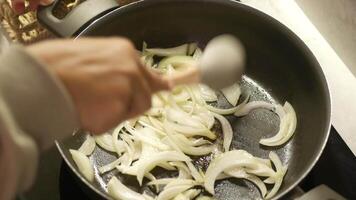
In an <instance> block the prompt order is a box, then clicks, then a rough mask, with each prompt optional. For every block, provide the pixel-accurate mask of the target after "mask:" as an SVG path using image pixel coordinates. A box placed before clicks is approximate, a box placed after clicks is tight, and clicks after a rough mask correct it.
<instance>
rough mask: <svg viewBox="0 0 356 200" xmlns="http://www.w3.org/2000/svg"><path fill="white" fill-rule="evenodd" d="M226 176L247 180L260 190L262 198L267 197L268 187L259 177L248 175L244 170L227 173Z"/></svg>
mask: <svg viewBox="0 0 356 200" xmlns="http://www.w3.org/2000/svg"><path fill="white" fill-rule="evenodd" d="M225 174H227V175H229V176H231V177H235V178H242V179H246V180H248V181H250V182H252V183H253V184H255V185H256V186H257V188H258V189H259V190H260V192H261V195H262V197H265V196H266V194H267V188H266V185H265V184H264V183H263V181H262V180H261V179H260V178H258V177H257V176H255V175H252V174H248V173H246V172H245V171H244V170H242V169H239V170H230V171H225Z"/></svg>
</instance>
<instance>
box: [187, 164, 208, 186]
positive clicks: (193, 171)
mask: <svg viewBox="0 0 356 200" xmlns="http://www.w3.org/2000/svg"><path fill="white" fill-rule="evenodd" d="M185 163H186V164H187V166H188V168H189V170H190V174H191V175H192V177H193V178H194V180H195V181H196V182H197V183H203V182H204V177H203V176H202V175H201V174H200V173H199V172H198V170H197V169H196V168H195V166H194V165H193V163H192V162H191V161H186V162H185Z"/></svg>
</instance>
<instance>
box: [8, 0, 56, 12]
mask: <svg viewBox="0 0 356 200" xmlns="http://www.w3.org/2000/svg"><path fill="white" fill-rule="evenodd" d="M53 1H54V0H29V3H30V4H29V8H30V10H36V9H37V7H38V6H39V5H42V6H47V5H50V4H51V3H53ZM11 5H12V9H14V11H15V12H16V13H18V14H22V13H23V12H25V0H11Z"/></svg>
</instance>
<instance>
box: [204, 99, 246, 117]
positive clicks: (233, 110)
mask: <svg viewBox="0 0 356 200" xmlns="http://www.w3.org/2000/svg"><path fill="white" fill-rule="evenodd" d="M249 99H250V96H247V97H246V99H245V100H244V101H243V102H242V103H241V104H240V105H238V106H236V107H233V108H216V107H214V106H211V105H206V106H205V107H206V108H207V109H208V110H210V111H211V112H214V113H217V114H220V115H230V114H234V113H236V112H237V111H238V110H240V109H241V108H243V107H244V106H245V104H247V102H248V100H249Z"/></svg>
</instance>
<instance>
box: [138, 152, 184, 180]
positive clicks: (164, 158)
mask: <svg viewBox="0 0 356 200" xmlns="http://www.w3.org/2000/svg"><path fill="white" fill-rule="evenodd" d="M170 161H190V158H189V157H187V156H185V155H183V154H181V153H177V152H175V151H166V152H160V153H157V154H155V155H153V156H151V157H148V158H146V159H143V160H142V162H141V163H139V165H138V166H137V169H138V172H137V181H138V182H139V184H140V185H142V179H143V176H144V174H146V173H147V172H149V171H151V170H152V169H153V168H155V167H156V166H157V165H158V164H159V163H162V162H170Z"/></svg>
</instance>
